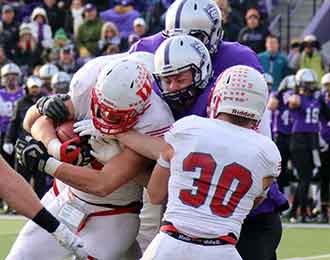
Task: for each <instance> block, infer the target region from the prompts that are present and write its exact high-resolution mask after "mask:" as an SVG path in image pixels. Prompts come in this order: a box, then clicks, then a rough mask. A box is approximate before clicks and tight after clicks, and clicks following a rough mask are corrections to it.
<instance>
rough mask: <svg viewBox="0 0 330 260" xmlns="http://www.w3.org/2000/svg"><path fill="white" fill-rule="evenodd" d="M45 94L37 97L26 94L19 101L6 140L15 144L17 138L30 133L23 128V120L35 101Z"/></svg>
mask: <svg viewBox="0 0 330 260" xmlns="http://www.w3.org/2000/svg"><path fill="white" fill-rule="evenodd" d="M42 96H43V94H39V95H38V96H37V97H36V98H35V99H32V98H31V96H29V95H26V96H24V97H23V98H21V99H20V100H18V101H17V103H16V106H15V109H14V113H13V116H12V118H11V120H10V123H9V128H8V131H7V133H6V136H5V142H6V143H11V144H15V142H16V140H17V138H19V137H24V136H26V135H27V134H28V133H27V132H26V131H25V130H24V129H23V120H24V117H25V114H26V112H27V111H28V109H29V108H30V107H31V106H33V105H34V104H35V102H36V101H37V100H38V99H39V98H40V97H42Z"/></svg>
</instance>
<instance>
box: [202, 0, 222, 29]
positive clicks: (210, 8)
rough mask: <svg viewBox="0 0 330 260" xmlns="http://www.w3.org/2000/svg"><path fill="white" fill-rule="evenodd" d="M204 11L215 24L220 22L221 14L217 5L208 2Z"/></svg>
mask: <svg viewBox="0 0 330 260" xmlns="http://www.w3.org/2000/svg"><path fill="white" fill-rule="evenodd" d="M204 11H205V12H206V13H207V16H208V17H209V18H210V20H211V21H212V23H213V24H217V23H219V18H220V17H219V15H218V11H217V8H216V6H215V5H212V4H208V5H207V6H206V7H204Z"/></svg>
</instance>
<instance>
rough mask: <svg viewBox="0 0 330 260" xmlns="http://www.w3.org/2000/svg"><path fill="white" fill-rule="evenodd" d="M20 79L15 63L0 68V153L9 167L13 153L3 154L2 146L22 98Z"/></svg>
mask: <svg viewBox="0 0 330 260" xmlns="http://www.w3.org/2000/svg"><path fill="white" fill-rule="evenodd" d="M20 78H21V70H20V68H19V67H18V66H17V65H16V64H15V63H8V64H6V65H5V66H3V67H2V68H1V85H3V86H4V89H1V90H0V136H1V137H0V152H1V155H2V156H3V158H4V159H5V160H6V161H7V162H8V163H9V164H10V165H11V166H13V161H14V160H13V151H9V152H10V153H7V152H8V150H7V152H5V151H4V150H3V144H4V137H5V135H6V133H7V129H8V125H9V122H10V118H11V116H12V114H13V111H14V106H15V103H16V101H17V100H18V99H20V98H21V97H22V96H23V88H21V86H20Z"/></svg>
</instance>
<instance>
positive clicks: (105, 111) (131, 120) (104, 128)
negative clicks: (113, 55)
mask: <svg viewBox="0 0 330 260" xmlns="http://www.w3.org/2000/svg"><path fill="white" fill-rule="evenodd" d="M151 93H152V76H151V74H150V73H149V72H148V70H147V69H146V67H145V65H143V64H142V63H140V62H137V61H135V60H132V59H129V58H126V57H125V58H122V59H120V60H115V61H113V62H111V63H109V64H107V65H106V66H105V67H104V68H103V69H102V71H101V73H100V74H99V77H98V80H97V82H96V86H95V87H94V88H93V90H92V101H91V110H92V111H91V112H92V120H93V124H94V127H95V128H96V129H98V130H99V131H100V132H101V133H103V134H106V135H107V134H108V135H111V134H118V133H122V132H125V131H127V130H128V129H130V128H132V127H133V126H134V125H135V124H136V123H137V122H138V119H139V116H140V115H142V114H143V113H144V111H145V110H146V109H147V108H148V107H149V106H150V96H151Z"/></svg>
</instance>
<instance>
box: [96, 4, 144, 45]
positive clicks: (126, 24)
mask: <svg viewBox="0 0 330 260" xmlns="http://www.w3.org/2000/svg"><path fill="white" fill-rule="evenodd" d="M100 16H101V18H102V19H103V20H104V21H107V22H113V23H114V24H116V26H117V28H118V30H119V32H120V35H121V37H122V39H124V41H123V42H122V43H125V41H126V45H127V39H128V36H129V35H130V34H131V33H133V32H134V28H133V22H134V20H135V19H136V18H138V17H139V16H140V13H139V12H138V11H137V10H135V9H134V6H133V1H132V0H116V5H115V6H114V7H113V8H111V9H109V10H106V11H103V12H101V14H100ZM123 47H124V48H125V47H127V46H125V45H124V46H123Z"/></svg>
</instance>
